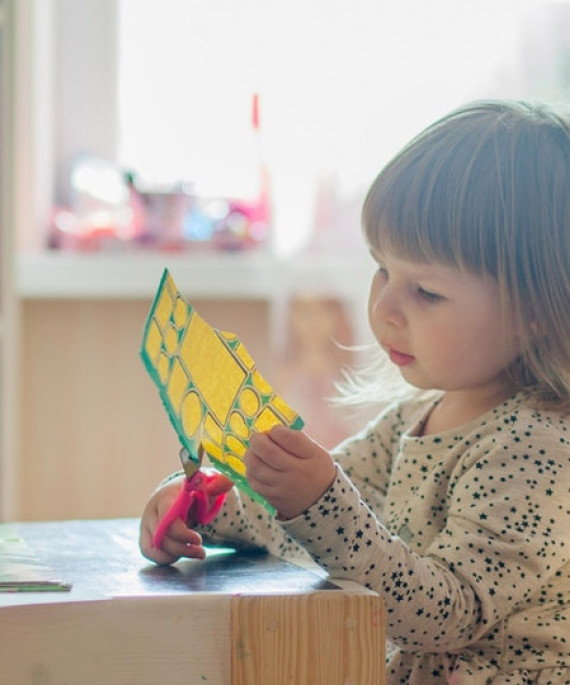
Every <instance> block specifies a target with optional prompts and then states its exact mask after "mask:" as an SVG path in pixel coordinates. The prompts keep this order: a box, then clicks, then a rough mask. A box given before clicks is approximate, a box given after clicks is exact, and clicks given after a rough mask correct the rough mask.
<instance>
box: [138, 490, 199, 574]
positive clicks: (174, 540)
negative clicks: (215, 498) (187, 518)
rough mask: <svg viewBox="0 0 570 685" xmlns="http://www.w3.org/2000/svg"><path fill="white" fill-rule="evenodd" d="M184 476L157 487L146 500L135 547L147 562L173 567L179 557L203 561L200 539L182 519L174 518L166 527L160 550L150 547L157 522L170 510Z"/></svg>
mask: <svg viewBox="0 0 570 685" xmlns="http://www.w3.org/2000/svg"><path fill="white" fill-rule="evenodd" d="M184 479H185V476H180V478H177V479H175V480H171V481H169V482H168V483H166V484H165V485H163V486H162V487H161V488H159V489H158V490H157V491H156V492H155V493H154V494H153V495H152V497H151V498H150V499H149V501H148V502H147V505H146V507H145V508H144V511H143V515H142V518H141V526H140V539H139V545H140V549H141V552H142V553H143V554H144V556H145V557H146V558H147V559H150V561H154V562H156V563H157V564H173V563H174V562H175V561H177V560H178V559H180V557H189V558H192V559H203V558H204V556H205V551H204V548H203V547H202V537H201V536H200V534H199V533H197V532H196V531H195V530H192V529H191V528H189V527H188V525H186V523H185V522H184V521H182V519H180V518H178V519H176V520H175V521H174V522H173V523H172V524H171V526H170V527H169V528H168V530H167V532H166V535H165V536H164V538H163V540H162V544H161V546H160V548H156V547H154V545H153V544H152V536H153V535H154V531H155V529H156V527H157V525H158V522H159V521H160V519H161V518H162V517H163V516H164V514H165V513H166V512H167V511H168V510H169V509H170V507H171V505H172V503H173V502H174V500H175V499H176V498H177V497H178V494H179V492H180V490H181V488H182V486H183V483H184ZM190 525H191V523H190Z"/></svg>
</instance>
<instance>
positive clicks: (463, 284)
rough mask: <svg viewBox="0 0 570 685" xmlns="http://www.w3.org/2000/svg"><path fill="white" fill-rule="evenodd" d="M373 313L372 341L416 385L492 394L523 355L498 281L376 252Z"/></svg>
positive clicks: (369, 310)
mask: <svg viewBox="0 0 570 685" xmlns="http://www.w3.org/2000/svg"><path fill="white" fill-rule="evenodd" d="M372 254H373V257H374V259H375V261H376V262H377V263H378V270H377V271H376V273H375V275H374V278H373V281H372V286H371V289H370V299H369V306H368V315H369V321H370V326H371V328H372V331H373V333H374V336H375V337H376V339H377V340H378V342H379V343H380V345H381V346H382V348H383V349H384V350H385V351H386V352H387V353H388V355H389V357H390V359H391V361H392V362H393V363H394V364H396V366H398V367H399V370H400V372H401V374H402V376H403V377H404V378H405V379H406V381H408V383H410V384H411V385H414V386H416V387H418V388H425V389H440V390H447V391H456V390H461V391H469V392H471V391H475V392H477V393H483V394H485V393H486V392H493V393H496V392H497V390H499V391H500V390H501V388H502V387H504V388H505V389H506V388H507V384H506V381H505V379H504V374H503V371H504V370H505V369H506V368H507V367H508V366H509V365H510V363H511V362H513V361H514V360H515V358H516V356H517V354H518V337H517V335H516V332H515V330H514V325H513V323H512V321H510V320H509V319H508V317H507V318H505V316H504V315H503V312H502V309H501V306H500V297H499V288H498V285H497V283H496V281H495V279H494V278H492V277H490V276H489V277H485V278H483V277H479V276H476V275H474V274H472V273H469V272H466V271H463V270H461V269H459V268H456V267H452V266H445V265H441V264H433V263H432V264H424V263H422V262H415V261H408V260H405V259H399V258H397V257H395V256H393V255H392V254H389V253H386V254H380V253H379V252H377V251H373V253H372Z"/></svg>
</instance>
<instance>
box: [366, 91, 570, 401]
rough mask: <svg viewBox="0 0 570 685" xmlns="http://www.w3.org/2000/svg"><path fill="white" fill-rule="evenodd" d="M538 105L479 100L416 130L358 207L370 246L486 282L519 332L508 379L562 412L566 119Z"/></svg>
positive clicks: (566, 386) (566, 378) (567, 237)
mask: <svg viewBox="0 0 570 685" xmlns="http://www.w3.org/2000/svg"><path fill="white" fill-rule="evenodd" d="M569 121H570V120H569V119H567V118H565V117H564V115H563V114H562V113H558V112H557V111H556V110H555V109H554V108H551V107H548V106H546V105H544V104H536V105H535V104H531V103H528V102H511V101H480V102H474V103H471V104H469V105H466V106H464V107H462V108H460V109H457V110H455V111H453V112H451V113H450V114H448V115H447V116H445V117H443V118H442V119H440V120H438V121H436V122H435V123H434V124H432V125H431V126H429V127H428V128H427V129H425V130H424V131H423V132H422V133H420V135H418V136H417V137H416V138H414V139H413V140H412V141H411V142H410V143H409V144H408V145H406V146H405V147H404V148H403V149H402V150H401V151H400V152H399V153H398V154H397V155H396V157H395V158H394V159H393V160H392V161H391V162H389V163H388V165H387V166H386V167H385V168H384V169H383V170H382V171H381V172H380V174H379V175H378V177H377V178H376V180H375V181H374V183H373V184H372V187H371V188H370V190H369V192H368V195H367V197H366V200H365V202H364V207H363V213H362V218H363V229H364V233H365V236H366V239H367V241H368V243H369V244H370V246H371V247H372V248H378V249H380V248H382V249H386V248H389V249H390V250H393V251H394V253H395V254H399V255H401V256H402V257H404V258H410V259H414V260H420V261H421V260H424V261H429V262H434V261H435V262H440V263H445V264H448V265H454V266H459V267H461V268H465V269H467V270H469V271H471V272H473V273H475V274H478V275H483V274H490V275H492V276H493V277H494V278H496V279H497V282H498V284H499V289H500V293H501V298H502V303H503V306H504V307H505V308H507V307H508V308H509V311H510V312H511V313H512V314H514V318H515V325H516V327H517V330H520V331H522V332H523V333H522V336H521V353H520V356H519V358H518V359H517V361H516V362H515V364H513V365H512V367H511V368H509V369H507V374H508V376H509V378H510V380H511V382H512V383H513V384H514V386H515V387H516V388H518V389H519V390H526V391H528V392H529V394H530V395H531V396H532V397H533V398H534V399H535V400H536V401H537V403H539V404H541V405H543V406H547V407H550V408H556V409H560V410H569V409H570V123H569Z"/></svg>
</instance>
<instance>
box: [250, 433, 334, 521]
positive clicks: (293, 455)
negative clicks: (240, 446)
mask: <svg viewBox="0 0 570 685" xmlns="http://www.w3.org/2000/svg"><path fill="white" fill-rule="evenodd" d="M244 461H245V465H246V477H247V480H248V482H249V484H250V485H251V486H252V488H253V489H254V490H255V491H256V492H258V493H259V494H260V495H262V496H263V497H265V499H266V500H267V501H268V502H269V504H271V505H272V506H273V507H275V509H277V511H278V512H279V514H280V515H281V517H283V518H286V519H291V518H294V517H295V516H298V515H299V514H301V513H302V512H303V511H305V510H306V509H308V508H309V507H310V506H311V505H312V504H314V503H315V502H316V501H317V500H318V499H319V498H320V497H321V495H323V494H324V493H325V492H326V491H327V490H328V488H329V487H330V486H331V484H332V482H333V481H334V478H335V465H334V462H333V460H332V457H331V455H330V454H329V453H328V452H327V451H326V450H325V449H324V448H323V447H321V446H320V445H319V444H318V443H316V442H314V440H311V438H309V437H308V436H307V435H306V434H305V433H303V432H301V431H297V430H292V429H291V428H286V427H285V426H274V427H273V428H272V429H271V430H270V431H268V432H267V433H257V434H255V435H252V436H251V439H250V441H249V449H248V450H247V452H246V454H245V458H244Z"/></svg>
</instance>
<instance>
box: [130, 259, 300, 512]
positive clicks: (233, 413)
mask: <svg viewBox="0 0 570 685" xmlns="http://www.w3.org/2000/svg"><path fill="white" fill-rule="evenodd" d="M141 356H142V359H143V361H144V364H145V366H146V369H147V371H148V372H149V374H150V376H151V378H152V379H153V381H154V382H155V384H156V386H157V387H158V390H159V392H160V396H161V398H162V402H163V404H164V407H165V408H166V411H167V413H168V416H169V418H170V421H171V423H172V425H173V426H174V428H175V430H176V432H177V434H178V437H179V438H180V441H181V443H182V445H183V446H184V447H185V448H186V449H187V450H188V452H189V454H190V458H191V459H192V460H193V461H195V463H196V466H197V467H198V466H199V465H200V462H201V451H202V450H203V451H204V452H205V453H206V454H207V455H208V456H209V457H210V460H211V462H212V464H213V465H214V466H215V467H216V468H217V469H219V471H221V472H222V473H224V474H225V475H226V476H228V477H229V478H231V479H232V480H233V481H234V482H235V483H236V485H237V486H238V487H239V488H240V489H241V490H243V491H244V492H247V493H248V494H250V495H251V496H252V497H254V498H255V499H257V500H258V501H261V502H262V503H263V504H264V505H265V506H266V507H267V508H268V509H269V510H270V511H272V508H271V506H270V505H269V504H268V503H267V502H266V501H265V500H264V499H263V498H262V497H260V496H259V495H258V494H257V493H255V492H254V491H253V490H252V489H251V488H250V486H249V484H248V482H247V480H246V479H245V465H244V462H243V457H244V454H245V451H246V449H247V447H248V445H249V438H250V436H251V434H252V433H255V432H265V431H268V430H269V429H270V428H271V427H272V426H274V425H276V424H283V425H285V426H289V427H291V428H294V429H300V428H302V427H303V421H302V419H301V418H300V417H299V416H298V415H297V413H296V412H295V411H294V410H293V409H291V407H289V405H288V404H287V403H286V402H285V401H284V400H283V399H282V398H281V397H280V396H279V395H278V394H277V393H276V392H275V391H274V390H273V388H272V387H271V385H270V384H269V383H268V382H267V381H266V380H265V379H264V378H263V376H262V375H261V373H260V372H259V370H258V369H257V367H256V364H255V362H254V360H253V359H252V357H251V356H250V354H249V353H248V351H247V350H246V348H245V346H244V344H243V343H242V342H241V340H240V339H239V338H238V337H237V336H236V335H235V334H234V333H230V332H228V331H221V330H217V329H215V328H212V327H211V326H210V325H209V324H208V323H206V321H205V320H204V319H203V318H202V317H201V316H200V315H199V314H198V313H197V312H196V311H195V310H194V308H193V307H192V306H191V305H190V303H189V302H187V301H186V300H185V299H184V297H183V296H182V295H181V293H180V292H179V290H178V288H177V286H176V284H175V282H174V280H173V278H172V276H171V274H170V273H169V271H168V270H167V269H165V271H164V273H163V275H162V279H161V281H160V285H159V288H158V291H157V293H156V296H155V298H154V302H153V304H152V307H151V309H150V312H149V315H148V318H147V321H146V325H145V329H144V335H143V341H142V348H141Z"/></svg>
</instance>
